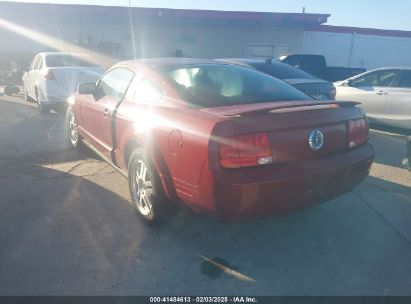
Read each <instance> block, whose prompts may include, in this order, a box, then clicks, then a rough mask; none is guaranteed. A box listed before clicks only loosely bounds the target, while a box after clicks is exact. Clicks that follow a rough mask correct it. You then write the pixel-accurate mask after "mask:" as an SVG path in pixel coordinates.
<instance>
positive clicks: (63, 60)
mask: <svg viewBox="0 0 411 304" xmlns="http://www.w3.org/2000/svg"><path fill="white" fill-rule="evenodd" d="M46 65H47V66H48V67H50V68H59V67H97V66H98V65H96V64H95V63H92V62H90V61H89V60H87V57H84V58H80V57H73V56H67V55H48V56H46Z"/></svg>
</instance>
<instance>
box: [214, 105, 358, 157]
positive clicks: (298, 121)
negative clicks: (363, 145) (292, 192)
mask: <svg viewBox="0 0 411 304" xmlns="http://www.w3.org/2000/svg"><path fill="white" fill-rule="evenodd" d="M356 104H357V103H351V102H320V101H317V102H315V101H313V102H311V101H309V102H307V101H301V102H300V101H294V102H274V103H266V104H253V105H251V104H250V105H240V106H228V107H218V108H213V109H206V110H207V111H209V112H210V111H212V112H213V113H214V114H217V115H222V116H226V117H227V118H228V119H227V120H226V123H227V124H230V127H227V128H221V130H222V133H221V135H217V136H221V137H223V138H224V137H230V136H235V135H242V134H252V133H259V132H267V134H268V137H269V140H270V145H271V148H272V152H273V162H274V163H278V162H290V161H296V160H301V159H308V158H315V157H323V156H325V155H330V154H333V153H339V152H341V151H345V150H347V149H348V134H347V123H348V121H349V120H350V119H357V118H362V117H363V112H362V110H361V109H360V108H357V107H354V106H355V105H356ZM316 130H318V131H320V132H321V134H322V139H323V144H322V146H321V147H320V148H319V149H318V150H317V149H315V148H313V147H312V146H311V145H310V135H311V134H312V133H314V132H315V131H316ZM318 131H317V132H318ZM317 135H318V134H317ZM313 136H316V135H313ZM317 139H318V138H317Z"/></svg>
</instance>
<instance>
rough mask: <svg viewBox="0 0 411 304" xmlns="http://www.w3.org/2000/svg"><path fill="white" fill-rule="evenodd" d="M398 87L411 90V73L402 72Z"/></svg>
mask: <svg viewBox="0 0 411 304" xmlns="http://www.w3.org/2000/svg"><path fill="white" fill-rule="evenodd" d="M397 86H398V87H400V88H411V71H404V72H402V75H401V79H400V81H399V83H398V85H397Z"/></svg>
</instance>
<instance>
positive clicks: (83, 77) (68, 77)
mask: <svg viewBox="0 0 411 304" xmlns="http://www.w3.org/2000/svg"><path fill="white" fill-rule="evenodd" d="M103 72H104V68H102V67H101V66H99V65H97V64H95V63H93V60H92V58H91V57H90V56H88V55H85V54H73V53H64V52H47V53H40V54H37V55H36V56H35V57H34V59H33V61H32V62H31V64H30V67H29V69H28V71H27V72H25V73H24V75H23V93H24V99H25V100H34V101H35V102H37V104H38V109H39V111H40V113H43V114H44V113H48V112H49V111H50V109H51V108H53V109H54V110H57V111H58V110H59V109H60V108H63V107H62V106H64V104H65V101H66V100H67V98H68V97H70V96H71V95H72V94H73V93H74V92H75V91H77V87H78V85H79V84H80V83H86V82H96V81H97V80H98V79H99V77H100V76H101V75H102V74H103Z"/></svg>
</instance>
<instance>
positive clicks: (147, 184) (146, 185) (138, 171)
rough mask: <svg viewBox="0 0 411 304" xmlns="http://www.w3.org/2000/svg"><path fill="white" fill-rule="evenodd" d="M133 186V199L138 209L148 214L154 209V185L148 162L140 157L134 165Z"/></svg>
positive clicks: (145, 214) (143, 213)
mask: <svg viewBox="0 0 411 304" xmlns="http://www.w3.org/2000/svg"><path fill="white" fill-rule="evenodd" d="M131 178H132V180H131V187H132V194H133V201H134V204H135V206H136V207H137V209H138V211H139V212H140V213H141V214H142V215H144V216H147V215H148V214H150V212H151V211H152V209H153V204H152V194H153V186H152V181H151V177H150V174H149V172H148V169H147V166H146V164H145V163H144V162H143V161H142V160H140V159H138V160H136V161H135V162H134V163H133V165H132V176H131Z"/></svg>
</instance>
